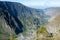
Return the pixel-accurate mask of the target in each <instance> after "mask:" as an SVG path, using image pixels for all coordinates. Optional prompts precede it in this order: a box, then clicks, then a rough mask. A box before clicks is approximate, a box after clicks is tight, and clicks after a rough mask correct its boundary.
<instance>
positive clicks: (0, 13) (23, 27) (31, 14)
mask: <svg viewBox="0 0 60 40" xmlns="http://www.w3.org/2000/svg"><path fill="white" fill-rule="evenodd" d="M1 17H2V19H0V21H1V22H2V23H5V24H3V25H4V26H3V28H4V29H5V31H6V32H8V33H10V32H11V29H12V33H13V34H16V35H18V36H19V35H20V37H21V34H22V35H23V36H24V37H25V38H24V39H26V38H27V40H29V39H28V37H32V34H33V33H34V32H35V30H37V29H38V28H39V27H40V26H41V25H45V24H47V23H48V20H47V18H48V17H49V16H48V15H46V14H44V11H43V10H42V9H39V10H38V9H34V8H29V7H26V6H24V5H22V4H21V3H16V2H2V1H0V18H1ZM3 20H4V21H3ZM1 22H0V23H1ZM22 38H23V37H22ZM22 38H21V40H22ZM30 40H31V38H30Z"/></svg>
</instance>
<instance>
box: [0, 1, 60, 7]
mask: <svg viewBox="0 0 60 40" xmlns="http://www.w3.org/2000/svg"><path fill="white" fill-rule="evenodd" d="M0 1H12V2H19V3H22V4H24V5H26V6H28V7H32V8H47V7H60V0H0Z"/></svg>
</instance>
